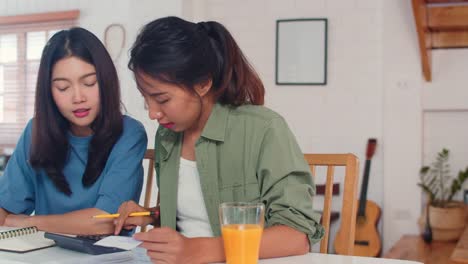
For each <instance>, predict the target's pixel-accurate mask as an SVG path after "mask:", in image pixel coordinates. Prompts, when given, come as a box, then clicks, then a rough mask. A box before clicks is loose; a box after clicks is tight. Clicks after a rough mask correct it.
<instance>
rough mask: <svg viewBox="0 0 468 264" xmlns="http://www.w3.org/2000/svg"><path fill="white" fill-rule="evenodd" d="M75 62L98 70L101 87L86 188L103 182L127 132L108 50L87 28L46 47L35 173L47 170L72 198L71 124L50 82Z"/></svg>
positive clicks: (37, 116) (38, 99)
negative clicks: (59, 67) (68, 169)
mask: <svg viewBox="0 0 468 264" xmlns="http://www.w3.org/2000/svg"><path fill="white" fill-rule="evenodd" d="M71 56H74V57H77V58H79V59H81V60H83V61H85V62H87V63H89V64H92V65H94V67H95V68H96V77H97V82H98V84H99V95H100V106H101V107H100V111H99V113H98V115H97V117H96V119H95V120H94V121H93V123H92V124H91V129H92V130H93V132H94V135H93V137H92V139H91V141H90V143H89V148H88V162H87V164H86V169H85V171H84V175H83V180H82V182H83V186H85V187H89V186H91V185H93V184H94V183H95V182H96V180H97V179H98V178H99V175H101V172H102V170H103V169H104V167H105V165H106V162H107V159H108V157H109V154H110V152H111V150H112V147H113V146H114V144H115V142H116V141H117V140H118V139H119V137H120V135H121V134H122V130H123V117H122V112H121V111H120V88H119V80H118V77H117V71H116V69H115V67H114V64H113V62H112V59H111V58H110V56H109V53H108V52H107V51H106V49H105V47H104V46H103V45H102V43H101V42H100V41H99V39H98V38H97V37H96V36H94V35H93V34H92V33H91V32H89V31H87V30H85V29H83V28H71V29H69V30H63V31H60V32H58V33H56V34H55V35H54V36H53V37H52V38H51V39H50V40H49V41H48V42H47V44H46V46H45V48H44V50H43V52H42V57H41V63H40V66H39V73H38V79H37V87H36V102H35V106H34V119H33V128H32V147H31V153H30V163H31V165H32V166H33V167H34V168H35V169H44V171H45V172H46V174H47V176H48V177H49V178H50V179H51V180H52V182H53V183H54V185H55V186H56V187H57V189H58V190H59V191H61V192H62V193H64V194H67V195H69V196H70V195H71V193H72V190H71V188H70V185H69V184H68V182H67V180H66V179H65V176H64V175H63V168H64V167H65V164H66V162H67V159H68V156H69V151H70V150H69V143H68V140H67V131H68V129H69V126H70V124H69V122H68V120H67V119H65V118H64V117H63V116H62V114H61V113H60V112H59V110H58V108H57V105H56V104H55V101H54V99H53V97H52V91H51V88H52V84H51V78H52V69H53V67H54V65H55V63H56V62H57V61H59V60H61V59H64V58H68V57H71Z"/></svg>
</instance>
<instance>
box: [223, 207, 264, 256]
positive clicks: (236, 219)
mask: <svg viewBox="0 0 468 264" xmlns="http://www.w3.org/2000/svg"><path fill="white" fill-rule="evenodd" d="M264 214H265V206H264V205H263V204H262V203H242V202H232V203H222V204H221V205H220V206H219V219H220V223H221V232H222V235H223V241H224V252H225V253H226V264H256V263H258V253H259V250H260V241H261V240H262V231H263V223H264Z"/></svg>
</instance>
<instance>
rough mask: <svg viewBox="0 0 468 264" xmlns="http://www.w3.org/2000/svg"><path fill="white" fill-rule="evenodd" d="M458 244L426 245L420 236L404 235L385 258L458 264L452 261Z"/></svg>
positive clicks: (429, 263)
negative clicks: (451, 257)
mask: <svg viewBox="0 0 468 264" xmlns="http://www.w3.org/2000/svg"><path fill="white" fill-rule="evenodd" d="M456 244H457V243H456V242H432V243H431V244H426V243H424V241H423V240H422V239H421V237H420V236H418V235H404V236H403V237H401V239H400V240H399V241H398V242H397V243H396V244H395V245H394V246H393V247H392V248H391V249H390V251H389V252H387V254H385V255H384V258H393V259H405V260H414V261H420V262H423V263H424V264H458V263H457V262H454V261H451V260H450V255H451V254H452V252H453V249H454V248H455V246H456Z"/></svg>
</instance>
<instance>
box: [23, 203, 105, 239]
mask: <svg viewBox="0 0 468 264" xmlns="http://www.w3.org/2000/svg"><path fill="white" fill-rule="evenodd" d="M98 214H107V212H105V211H103V210H100V209H96V208H88V209H82V210H78V211H73V212H70V213H66V214H63V215H37V216H30V217H29V219H27V223H28V224H29V225H30V226H36V227H37V228H38V229H40V230H44V231H47V232H55V233H66V234H75V235H90V234H93V235H94V234H111V233H112V232H113V231H114V224H113V219H111V218H103V219H96V218H93V216H94V215H98Z"/></svg>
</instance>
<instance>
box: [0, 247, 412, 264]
mask: <svg viewBox="0 0 468 264" xmlns="http://www.w3.org/2000/svg"><path fill="white" fill-rule="evenodd" d="M0 263H1V264H20V263H21V264H24V263H42V264H58V263H60V264H79V263H86V264H93V263H135V264H140V263H150V262H149V260H148V259H147V257H146V255H145V252H144V249H141V248H137V249H135V250H133V251H127V252H120V253H113V254H105V255H99V256H92V255H87V254H83V253H79V252H74V251H70V250H67V249H62V248H59V247H51V248H47V249H42V250H37V251H33V252H29V253H24V254H18V253H7V252H0ZM283 263H288V264H306V263H307V264H417V263H419V264H421V262H415V261H408V260H396V259H382V258H364V257H349V256H340V255H332V254H318V253H309V254H306V255H302V256H294V257H286V258H275V259H264V260H261V261H259V264H283Z"/></svg>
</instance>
